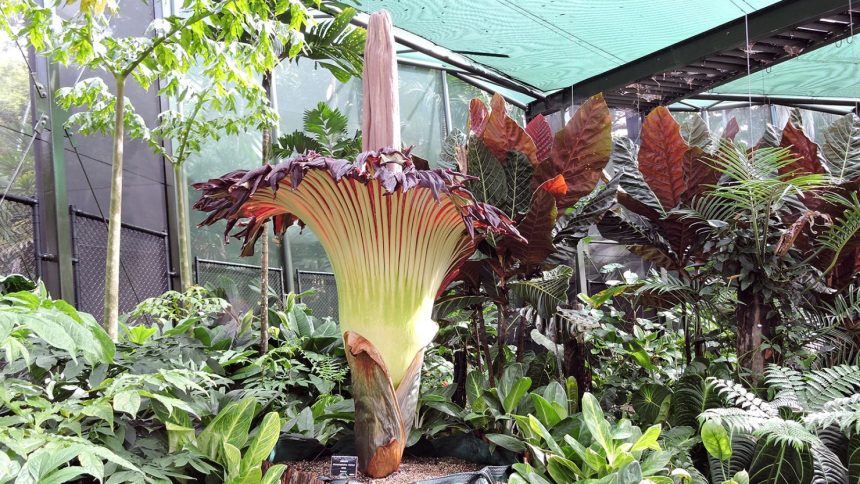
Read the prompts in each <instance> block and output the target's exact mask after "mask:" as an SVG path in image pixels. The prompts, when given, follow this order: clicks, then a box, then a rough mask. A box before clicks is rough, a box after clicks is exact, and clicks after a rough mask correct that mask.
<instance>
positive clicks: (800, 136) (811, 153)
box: [779, 121, 824, 176]
mask: <svg viewBox="0 0 860 484" xmlns="http://www.w3.org/2000/svg"><path fill="white" fill-rule="evenodd" d="M779 145H780V146H782V147H783V148H788V149H789V150H791V154H792V155H794V156H795V157H796V158H797V161H795V162H793V163H789V164H788V165H786V166H783V167H782V168H780V170H779V174H780V175H786V174H788V173H794V174H795V175H797V176H799V175H809V174H814V173H824V166H823V165H822V164H821V160H819V159H818V145H817V144H815V142H814V141H812V140H811V139H809V138H808V137H807V136H806V134H805V133H804V132H803V130H802V129H800V128H795V127H794V125H793V124H792V123H791V121H789V122H788V123H787V124H786V125H785V129H784V130H783V131H782V141H780V143H779Z"/></svg>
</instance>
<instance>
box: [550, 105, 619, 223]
mask: <svg viewBox="0 0 860 484" xmlns="http://www.w3.org/2000/svg"><path fill="white" fill-rule="evenodd" d="M611 153H612V117H611V116H610V115H609V108H608V107H607V106H606V101H604V100H603V94H597V95H595V96H592V97H590V98H589V99H588V100H587V101H586V102H585V103H584V104H583V105H582V106H581V107H580V108H579V109H578V110H577V111H576V114H574V115H573V117H572V118H570V121H568V123H567V125H566V126H565V127H564V129H562V130H561V131H559V132H558V133H556V134H555V138H554V139H553V144H552V153H551V154H550V157H549V159H548V160H545V161H544V162H543V163H541V164H540V165H539V166H538V168H537V169H536V170H535V179H534V183H536V184H538V183H543V182H545V181H547V180H549V179H551V178H554V177H555V176H557V175H563V176H564V179H565V180H566V181H567V193H566V194H565V196H564V197H562V199H561V200H559V201H558V208H559V209H565V208H567V207H571V206H573V205H574V204H575V203H576V202H577V201H579V199H580V198H582V197H584V196H586V195H588V194H589V193H591V191H592V190H594V187H596V186H597V182H598V181H600V177H601V174H602V171H603V168H604V167H605V166H606V163H608V162H609V155H610V154H611Z"/></svg>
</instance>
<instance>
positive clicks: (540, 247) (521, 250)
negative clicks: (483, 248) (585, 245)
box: [498, 175, 568, 268]
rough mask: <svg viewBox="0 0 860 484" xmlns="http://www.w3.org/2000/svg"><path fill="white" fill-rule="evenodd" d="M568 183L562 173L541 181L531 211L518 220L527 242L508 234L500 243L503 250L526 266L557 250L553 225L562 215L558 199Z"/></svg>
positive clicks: (530, 265)
mask: <svg viewBox="0 0 860 484" xmlns="http://www.w3.org/2000/svg"><path fill="white" fill-rule="evenodd" d="M567 187H568V185H567V183H565V180H564V177H563V176H561V175H558V176H556V177H555V178H551V179H549V180H547V181H545V182H543V183H541V184H540V186H538V188H537V190H535V192H534V194H532V199H531V203H530V204H529V211H528V212H526V215H525V217H523V218H522V220H521V221H520V222H519V223H518V224H517V230H518V231H519V232H520V235H522V236H523V237H525V239H526V241H527V242H522V241H519V240H516V239H514V238H513V237H505V238H504V239H503V240H502V241H501V242H500V243H499V247H498V249H499V251H500V252H503V253H504V252H507V253H508V254H510V255H511V256H512V257H513V258H515V259H517V260H519V261H520V266H521V267H523V268H524V267H532V266H535V265H538V264H541V263H542V262H543V261H544V260H546V258H547V257H549V255H550V254H552V253H553V251H554V250H555V247H554V246H553V244H552V229H553V227H554V226H555V221H556V218H557V217H558V206H557V201H558V200H559V199H561V198H563V197H564V196H565V195H566V193H567Z"/></svg>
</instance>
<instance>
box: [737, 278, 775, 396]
mask: <svg viewBox="0 0 860 484" xmlns="http://www.w3.org/2000/svg"><path fill="white" fill-rule="evenodd" d="M769 312H770V306H769V305H768V304H767V303H765V302H764V301H763V300H762V297H761V294H760V293H758V292H756V291H752V290H744V291H740V292H739V293H738V307H737V310H736V316H737V320H738V328H737V355H738V366H739V367H740V369H743V370H746V372H747V373H748V375H746V378H748V380H749V382H750V383H751V384H752V385H753V386H755V385H757V384H758V382H759V381H760V380H761V377H762V376H763V375H764V368H765V365H766V364H767V363H768V362H770V361H771V360H772V359H773V355H772V353H771V352H770V351H763V350H762V348H761V345H762V343H764V342H765V341H766V340H767V339H769V338H770V337H771V336H772V335H773V329H774V324H773V321H771V320H770V319H768V313H769Z"/></svg>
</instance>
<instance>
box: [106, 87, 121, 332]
mask: <svg viewBox="0 0 860 484" xmlns="http://www.w3.org/2000/svg"><path fill="white" fill-rule="evenodd" d="M115 110H116V113H115V118H114V128H113V165H112V166H111V187H110V211H109V212H108V239H107V253H106V256H105V300H104V322H103V324H104V327H105V331H107V334H108V336H110V338H111V339H112V340H114V341H116V340H117V337H118V333H119V270H120V260H119V256H120V252H119V249H120V236H121V230H122V155H123V153H122V150H123V142H124V139H125V124H124V120H125V78H124V77H119V76H118V77H116V106H115Z"/></svg>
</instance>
